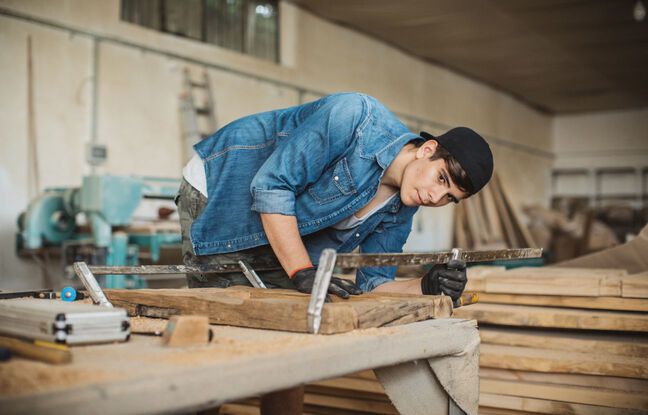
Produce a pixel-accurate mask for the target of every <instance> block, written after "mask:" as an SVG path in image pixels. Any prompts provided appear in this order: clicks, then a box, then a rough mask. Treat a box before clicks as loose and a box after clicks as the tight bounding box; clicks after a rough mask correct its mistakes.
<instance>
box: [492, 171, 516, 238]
mask: <svg viewBox="0 0 648 415" xmlns="http://www.w3.org/2000/svg"><path fill="white" fill-rule="evenodd" d="M493 176H494V175H493ZM489 186H491V189H492V190H493V200H494V201H495V207H496V208H497V212H498V216H499V218H500V220H501V221H502V227H503V230H504V236H505V238H506V241H507V243H508V246H509V247H511V248H519V247H521V246H522V245H523V243H522V241H519V240H518V235H517V233H516V232H515V227H514V224H513V219H512V218H511V216H510V214H509V212H508V209H507V207H506V204H505V202H504V197H503V195H502V190H501V188H500V186H499V183H498V181H497V180H491V182H490V183H489Z"/></svg>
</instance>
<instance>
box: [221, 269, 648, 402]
mask: <svg viewBox="0 0 648 415" xmlns="http://www.w3.org/2000/svg"><path fill="white" fill-rule="evenodd" d="M469 280H470V283H469V286H468V288H467V289H468V290H469V291H477V292H479V294H480V302H479V303H478V304H474V305H470V306H467V307H462V308H460V309H457V310H455V314H454V316H455V317H460V318H467V319H476V320H478V321H479V325H480V335H481V341H482V344H481V348H480V372H481V373H480V408H479V413H480V414H489V415H490V414H509V415H515V414H517V415H521V414H529V413H539V414H579V415H586V414H587V415H589V414H594V415H598V414H624V415H629V414H640V413H648V395H647V394H646V392H648V335H647V333H648V273H643V274H635V275H628V274H627V272H626V271H622V270H614V269H612V270H610V269H580V268H569V269H567V268H553V267H545V268H518V269H515V270H509V271H506V270H505V269H504V268H503V267H473V268H470V269H469ZM305 404H306V405H305V413H312V414H333V413H336V414H361V413H377V414H396V413H397V412H396V410H395V409H394V407H393V406H392V405H391V404H390V403H389V400H388V398H387V397H386V395H384V393H383V391H382V388H381V386H380V384H379V383H378V381H377V380H376V379H375V377H374V375H373V372H362V373H357V374H354V375H350V376H346V377H344V378H339V379H332V380H326V381H321V382H316V383H313V384H310V385H307V386H306V396H305ZM224 410H225V411H224V412H222V413H231V414H257V413H258V409H257V408H256V407H255V402H254V400H248V401H246V402H240V403H236V404H234V405H228V406H226V407H225V408H224Z"/></svg>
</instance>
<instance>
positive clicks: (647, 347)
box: [479, 326, 648, 360]
mask: <svg viewBox="0 0 648 415" xmlns="http://www.w3.org/2000/svg"><path fill="white" fill-rule="evenodd" d="M479 336H480V337H481V341H482V343H489V344H501V345H504V346H523V347H533V348H539V349H552V350H565V351H572V352H583V353H590V354H593V355H597V356H598V358H599V359H602V360H605V359H606V357H605V355H620V356H631V357H647V356H648V339H647V338H645V337H639V336H637V335H634V334H625V335H624V334H618V333H614V334H611V333H589V332H588V333H578V332H565V331H557V330H524V329H512V328H503V327H493V326H488V327H481V328H480V330H479Z"/></svg>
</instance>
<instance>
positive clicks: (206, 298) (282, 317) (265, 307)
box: [106, 288, 452, 334]
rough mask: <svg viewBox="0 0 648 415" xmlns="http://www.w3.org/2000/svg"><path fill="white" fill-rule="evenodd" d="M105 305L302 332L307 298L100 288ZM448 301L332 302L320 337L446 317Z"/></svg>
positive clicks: (366, 298)
mask: <svg viewBox="0 0 648 415" xmlns="http://www.w3.org/2000/svg"><path fill="white" fill-rule="evenodd" d="M106 295H107V296H108V298H109V299H110V301H111V302H112V303H113V304H114V305H115V306H118V307H124V308H126V309H127V310H128V312H129V314H130V315H140V316H151V317H168V316H169V315H173V314H202V315H206V316H208V317H209V321H210V323H212V324H224V325H232V326H239V327H251V328H263V329H273V330H285V331H294V332H308V323H307V309H308V302H309V299H310V295H308V294H302V293H299V292H297V291H292V290H262V289H253V288H248V289H234V290H232V289H220V288H200V289H163V290H106ZM451 313H452V304H451V300H450V299H449V298H448V297H444V296H403V295H396V296H390V295H387V296H381V295H378V294H374V293H371V294H366V295H361V296H352V298H351V299H350V300H342V299H337V298H334V299H333V303H331V304H327V305H326V306H325V307H324V310H323V312H322V324H321V327H320V333H322V334H333V333H343V332H347V331H351V330H354V329H359V328H371V327H381V326H392V325H398V324H405V323H411V322H414V321H420V320H426V319H430V318H442V317H449V316H450V315H451Z"/></svg>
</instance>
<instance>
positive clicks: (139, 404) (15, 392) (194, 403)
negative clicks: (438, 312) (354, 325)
mask: <svg viewBox="0 0 648 415" xmlns="http://www.w3.org/2000/svg"><path fill="white" fill-rule="evenodd" d="M212 328H213V330H214V339H213V341H212V342H211V344H209V345H205V346H194V347H186V348H168V347H164V346H162V344H161V338H159V337H155V336H145V335H133V336H132V337H131V339H130V341H128V342H126V343H119V344H108V345H94V346H83V347H74V348H72V351H73V362H72V363H71V364H69V365H59V366H55V365H49V364H45V363H39V362H34V361H27V360H23V359H19V358H14V359H12V360H11V361H9V362H6V363H2V364H0V407H1V408H2V411H3V413H7V414H13V413H29V414H35V413H67V414H75V413H79V414H80V413H83V414H88V413H98V414H99V413H105V414H108V413H111V414H112V413H119V414H130V413H161V412H187V411H195V410H199V409H205V408H209V407H214V406H217V405H219V404H222V403H224V402H228V401H232V400H236V399H241V398H245V397H249V396H254V395H258V394H262V393H267V392H271V391H275V390H280V389H285V388H289V387H293V386H297V385H299V384H304V383H307V382H312V381H317V380H322V379H327V378H333V377H337V376H342V375H345V374H349V373H352V372H357V371H360V370H365V369H371V368H381V369H378V370H377V371H376V373H377V375H378V377H379V379H380V380H381V382H382V383H383V386H384V387H385V390H386V392H387V394H388V395H389V397H390V398H391V399H392V401H393V403H394V405H395V406H396V407H397V409H398V410H399V412H400V413H402V414H421V413H435V414H436V413H438V414H444V413H445V414H461V413H463V412H462V411H461V409H459V408H463V410H464V411H465V412H466V413H469V414H473V413H474V414H476V413H477V399H478V376H477V373H478V372H477V367H478V345H479V334H478V331H477V328H476V325H475V322H474V321H468V320H458V319H439V320H426V321H422V322H417V323H412V324H406V325H401V326H395V327H384V328H372V329H363V330H355V331H353V332H349V333H344V334H337V335H311V334H301V333H288V332H281V331H271V330H259V329H246V328H238V327H229V326H212ZM449 396H451V397H452V399H449V398H448V397H449ZM455 402H456V403H455ZM430 408H434V410H433V411H432V412H430V411H431V410H430Z"/></svg>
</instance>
